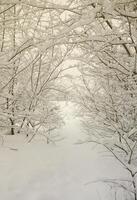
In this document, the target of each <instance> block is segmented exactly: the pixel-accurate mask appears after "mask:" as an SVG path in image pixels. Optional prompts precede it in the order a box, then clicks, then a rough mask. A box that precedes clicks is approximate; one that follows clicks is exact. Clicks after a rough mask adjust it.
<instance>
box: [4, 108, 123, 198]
mask: <svg viewBox="0 0 137 200" xmlns="http://www.w3.org/2000/svg"><path fill="white" fill-rule="evenodd" d="M71 109H72V107H71V106H69V108H67V109H66V110H65V113H67V114H66V122H67V123H66V125H65V126H64V127H63V128H62V130H61V134H62V135H63V136H65V138H66V139H65V140H64V141H61V142H59V143H57V144H55V145H54V144H49V145H46V143H45V142H44V141H42V140H40V141H36V142H35V141H33V142H32V143H30V144H27V143H26V138H20V137H17V136H16V137H13V136H12V137H9V136H8V138H6V140H5V143H4V147H1V148H0V199H1V200H110V199H112V200H113V198H112V197H111V194H112V193H110V192H109V188H108V187H106V186H105V185H103V184H102V183H89V182H92V181H95V180H99V179H102V178H106V177H109V178H110V177H111V178H116V177H119V175H120V174H123V172H122V170H121V168H120V167H118V165H117V163H115V162H114V161H113V160H112V159H110V158H109V159H107V158H104V157H102V155H103V154H104V153H103V152H102V149H95V148H93V145H91V144H83V145H76V144H75V142H76V141H77V140H78V139H79V138H82V137H83V136H82V133H81V131H80V127H79V122H78V121H77V119H74V118H73V117H71ZM17 140H18V142H17ZM7 146H8V147H12V148H13V147H14V148H17V149H18V150H17V151H16V150H11V149H9V148H8V147H7Z"/></svg>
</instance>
